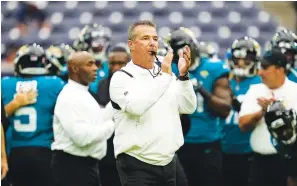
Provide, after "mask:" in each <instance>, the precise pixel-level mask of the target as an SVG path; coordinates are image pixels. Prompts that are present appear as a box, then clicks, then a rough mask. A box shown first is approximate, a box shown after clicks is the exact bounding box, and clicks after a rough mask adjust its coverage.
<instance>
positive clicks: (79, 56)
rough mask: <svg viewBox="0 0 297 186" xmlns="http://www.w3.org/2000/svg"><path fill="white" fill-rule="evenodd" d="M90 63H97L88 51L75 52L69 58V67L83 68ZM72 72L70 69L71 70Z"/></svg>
mask: <svg viewBox="0 0 297 186" xmlns="http://www.w3.org/2000/svg"><path fill="white" fill-rule="evenodd" d="M90 61H95V59H94V57H93V56H92V54H90V53H89V52H86V51H79V52H73V53H72V54H71V55H70V56H69V58H68V66H76V67H78V66H81V65H85V64H87V63H88V62H90ZM69 70H70V69H69Z"/></svg>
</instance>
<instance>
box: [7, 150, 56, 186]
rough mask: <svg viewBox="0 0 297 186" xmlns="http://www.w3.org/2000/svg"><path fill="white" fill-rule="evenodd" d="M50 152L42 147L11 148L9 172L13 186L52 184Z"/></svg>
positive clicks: (49, 185)
mask: <svg viewBox="0 0 297 186" xmlns="http://www.w3.org/2000/svg"><path fill="white" fill-rule="evenodd" d="M51 153H52V151H51V149H48V148H44V147H19V148H13V149H11V154H10V157H9V173H10V178H11V182H12V184H13V186H41V185H43V186H52V185H53V179H52V172H51V167H50V165H51Z"/></svg>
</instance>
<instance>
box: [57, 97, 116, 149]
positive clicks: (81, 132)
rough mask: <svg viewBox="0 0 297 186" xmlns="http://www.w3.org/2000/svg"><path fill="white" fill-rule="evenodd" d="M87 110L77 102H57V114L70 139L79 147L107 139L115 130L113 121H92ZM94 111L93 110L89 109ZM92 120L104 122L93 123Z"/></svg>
mask: <svg viewBox="0 0 297 186" xmlns="http://www.w3.org/2000/svg"><path fill="white" fill-rule="evenodd" d="M84 112H86V111H85V110H82V108H81V107H80V106H79V105H78V104H76V103H70V102H69V101H68V102H67V101H59V100H58V102H57V104H56V108H55V116H56V117H57V119H58V120H59V123H60V124H61V125H62V127H63V129H64V131H65V132H66V133H67V135H68V136H69V137H70V139H71V140H72V141H73V143H75V144H76V145H77V146H79V147H83V146H86V145H89V144H91V143H95V142H101V141H104V140H107V139H108V138H109V137H110V136H111V135H112V133H113V131H114V123H113V122H105V121H103V119H102V120H101V121H91V120H90V119H89V118H88V117H87V116H86V115H84V114H83V113H84ZM88 112H92V111H88ZM92 122H103V123H102V124H93V123H92Z"/></svg>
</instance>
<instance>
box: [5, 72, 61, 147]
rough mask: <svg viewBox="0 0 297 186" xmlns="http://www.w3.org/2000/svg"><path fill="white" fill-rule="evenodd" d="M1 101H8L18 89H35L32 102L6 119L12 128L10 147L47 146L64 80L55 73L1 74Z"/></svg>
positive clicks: (49, 141) (51, 137)
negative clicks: (51, 74) (37, 74)
mask: <svg viewBox="0 0 297 186" xmlns="http://www.w3.org/2000/svg"><path fill="white" fill-rule="evenodd" d="M1 86H2V97H3V102H4V104H5V105H6V104H8V103H9V102H10V101H11V100H12V99H13V97H14V95H15V94H16V93H17V92H18V91H23V92H26V91H29V90H30V89H35V90H37V91H38V96H37V101H36V103H35V104H31V105H27V106H24V107H21V108H19V109H18V110H16V112H15V113H14V114H13V115H12V116H11V117H10V118H9V120H10V125H11V127H12V130H13V132H12V141H11V147H12V148H14V147H24V146H40V147H48V148H50V145H51V143H52V141H53V129H52V121H53V111H54V107H55V103H56V99H57V97H58V94H59V93H60V91H61V90H62V88H63V86H64V82H63V81H62V80H61V79H60V78H58V77H56V76H35V77H31V78H23V77H4V78H2V82H1Z"/></svg>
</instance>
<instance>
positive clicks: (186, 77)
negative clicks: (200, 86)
mask: <svg viewBox="0 0 297 186" xmlns="http://www.w3.org/2000/svg"><path fill="white" fill-rule="evenodd" d="M177 79H179V80H180V81H187V80H189V79H190V74H189V72H187V73H186V74H185V75H183V76H178V78H177Z"/></svg>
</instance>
